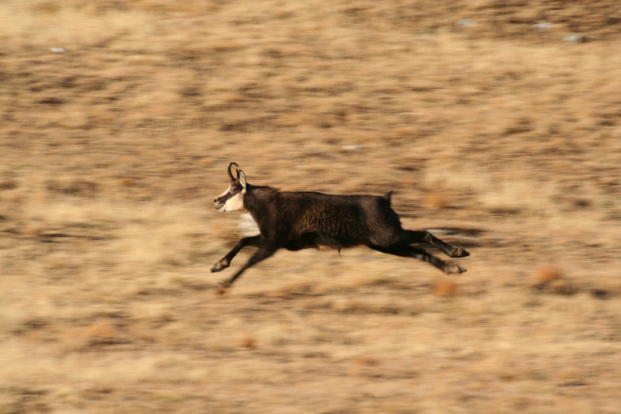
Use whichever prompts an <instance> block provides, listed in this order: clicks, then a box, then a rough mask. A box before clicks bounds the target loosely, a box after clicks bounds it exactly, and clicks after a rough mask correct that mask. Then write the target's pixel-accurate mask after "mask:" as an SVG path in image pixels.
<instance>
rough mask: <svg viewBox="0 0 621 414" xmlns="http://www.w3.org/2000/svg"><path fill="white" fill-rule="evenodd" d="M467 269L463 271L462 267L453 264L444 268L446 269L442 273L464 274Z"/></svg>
mask: <svg viewBox="0 0 621 414" xmlns="http://www.w3.org/2000/svg"><path fill="white" fill-rule="evenodd" d="M467 271H468V269H464V268H463V267H461V266H459V265H457V264H455V263H450V264H448V265H447V266H446V268H445V269H444V272H445V273H447V274H450V275H458V274H460V273H464V272H467Z"/></svg>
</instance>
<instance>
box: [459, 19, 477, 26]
mask: <svg viewBox="0 0 621 414" xmlns="http://www.w3.org/2000/svg"><path fill="white" fill-rule="evenodd" d="M476 25H477V22H476V21H475V20H473V19H461V20H458V21H457V26H461V27H472V26H476Z"/></svg>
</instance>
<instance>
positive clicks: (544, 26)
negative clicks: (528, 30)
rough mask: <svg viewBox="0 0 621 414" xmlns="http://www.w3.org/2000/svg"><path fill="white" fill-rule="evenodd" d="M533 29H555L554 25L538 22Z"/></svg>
mask: <svg viewBox="0 0 621 414" xmlns="http://www.w3.org/2000/svg"><path fill="white" fill-rule="evenodd" d="M533 27H534V28H535V29H539V30H548V29H552V28H553V27H556V25H555V24H554V23H550V22H539V23H535V24H534V25H533Z"/></svg>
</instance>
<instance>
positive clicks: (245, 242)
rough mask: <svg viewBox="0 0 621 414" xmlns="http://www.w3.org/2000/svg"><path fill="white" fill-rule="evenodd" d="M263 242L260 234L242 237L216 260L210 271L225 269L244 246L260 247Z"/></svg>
mask: <svg viewBox="0 0 621 414" xmlns="http://www.w3.org/2000/svg"><path fill="white" fill-rule="evenodd" d="M262 242H263V237H262V236H261V235H258V236H253V237H244V238H242V239H240V240H239V241H238V242H237V244H235V246H234V247H233V248H232V249H231V251H230V252H228V253H227V254H226V256H224V257H223V258H222V259H220V260H218V261H217V262H216V264H214V265H213V266H212V267H211V272H212V273H213V272H219V271H220V270H223V269H226V268H227V267H229V266H230V265H231V260H233V258H234V257H235V256H237V253H239V251H240V250H241V249H243V248H244V247H246V246H256V247H261V243H262Z"/></svg>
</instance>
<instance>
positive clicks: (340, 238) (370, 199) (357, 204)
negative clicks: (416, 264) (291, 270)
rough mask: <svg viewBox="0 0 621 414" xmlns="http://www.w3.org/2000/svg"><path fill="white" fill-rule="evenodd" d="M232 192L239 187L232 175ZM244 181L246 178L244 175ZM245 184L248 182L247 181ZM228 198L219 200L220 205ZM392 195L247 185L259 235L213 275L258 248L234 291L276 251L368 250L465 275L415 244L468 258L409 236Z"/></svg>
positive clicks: (429, 239) (429, 238) (422, 234)
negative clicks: (251, 269) (246, 250)
mask: <svg viewBox="0 0 621 414" xmlns="http://www.w3.org/2000/svg"><path fill="white" fill-rule="evenodd" d="M233 165H235V166H236V164H234V163H231V165H230V166H229V175H230V176H231V180H232V184H233V185H232V187H233V188H241V187H240V186H239V180H240V178H239V175H240V172H241V170H238V176H237V178H234V177H233V175H232V174H231V173H230V170H231V168H232V167H231V166H233ZM241 174H242V175H243V172H241ZM243 180H244V181H245V176H244V177H243ZM240 191H241V190H240ZM226 197H230V195H229V194H227V195H225V196H222V197H220V199H216V200H215V201H216V204H218V203H222V202H223V200H225V199H226ZM390 197H391V193H387V194H386V195H384V196H372V195H334V194H323V193H317V192H281V191H279V190H277V189H275V188H273V187H266V186H254V185H250V184H246V192H245V194H244V196H243V202H244V208H245V209H246V210H247V211H248V212H249V213H250V214H251V215H252V217H253V219H254V220H255V222H256V223H257V225H258V227H259V230H260V234H259V235H258V236H253V237H244V238H242V239H241V240H240V241H239V242H238V243H237V244H236V245H235V247H233V249H232V250H231V251H230V252H229V253H228V254H227V255H225V256H224V257H223V258H222V259H221V260H219V261H218V262H217V263H216V264H215V265H214V266H213V267H212V269H211V271H212V272H218V271H220V270H222V269H224V268H226V267H228V266H229V265H230V263H231V261H232V260H233V258H234V257H235V255H237V253H238V252H239V251H240V250H241V249H242V248H244V247H245V246H248V245H252V246H256V247H259V250H257V251H256V252H255V254H254V255H253V256H252V257H250V259H249V260H248V262H247V263H246V264H245V265H244V266H242V267H241V268H240V269H239V270H238V271H237V272H236V273H235V274H234V275H233V276H231V278H229V280H228V281H226V282H225V283H223V284H222V285H223V286H224V287H228V286H230V285H231V284H232V283H233V282H234V281H235V280H236V279H237V278H238V277H239V276H240V275H241V274H242V273H243V272H244V271H245V270H246V269H248V268H249V267H251V266H253V265H254V264H256V263H258V262H260V261H262V260H265V259H266V258H268V257H270V256H271V255H272V254H274V252H276V250H278V249H280V248H284V249H287V250H293V251H295V250H300V249H306V248H321V247H329V248H336V249H341V248H346V247H353V246H358V245H365V246H368V247H370V248H372V249H374V250H378V251H381V252H383V253H389V254H394V255H397V256H403V257H414V258H418V259H421V260H424V261H426V262H429V263H431V264H432V265H434V266H435V267H437V268H439V269H440V270H442V271H444V272H446V273H461V272H464V271H465V269H463V268H461V267H459V266H458V265H456V264H454V263H447V262H444V261H442V260H440V259H438V258H437V257H435V256H432V255H430V254H429V253H427V252H426V251H425V250H423V249H422V248H420V247H412V246H410V245H411V244H427V245H431V246H433V247H435V248H438V249H439V250H441V251H442V252H443V253H445V254H447V255H448V256H450V257H464V256H468V255H469V253H468V252H467V251H466V250H465V249H462V248H459V247H454V246H451V245H449V244H447V243H445V242H443V241H441V240H440V239H438V238H436V237H434V236H433V235H431V233H429V232H427V231H412V230H405V229H403V228H402V227H401V221H400V220H399V216H398V215H397V213H396V212H395V211H394V210H393V209H392V207H391V203H390Z"/></svg>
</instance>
